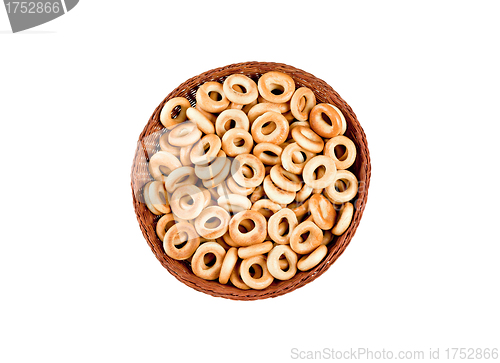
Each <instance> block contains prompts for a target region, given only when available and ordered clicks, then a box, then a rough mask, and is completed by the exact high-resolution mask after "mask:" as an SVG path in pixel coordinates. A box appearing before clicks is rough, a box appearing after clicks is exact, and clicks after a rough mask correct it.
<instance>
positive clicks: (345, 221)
mask: <svg viewBox="0 0 500 363" xmlns="http://www.w3.org/2000/svg"><path fill="white" fill-rule="evenodd" d="M353 214H354V206H353V205H352V204H351V203H345V204H344V205H343V206H342V208H341V209H340V211H339V217H338V220H337V223H336V224H335V227H333V229H332V233H333V234H334V235H336V236H341V235H342V234H343V233H344V232H345V231H347V228H349V225H350V224H351V220H352V216H353Z"/></svg>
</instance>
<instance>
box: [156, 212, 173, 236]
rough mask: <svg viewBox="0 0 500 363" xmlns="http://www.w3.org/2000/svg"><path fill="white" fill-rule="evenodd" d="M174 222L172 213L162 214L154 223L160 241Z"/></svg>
mask: <svg viewBox="0 0 500 363" xmlns="http://www.w3.org/2000/svg"><path fill="white" fill-rule="evenodd" d="M174 224H175V219H174V215H173V214H172V213H169V214H165V215H163V216H162V217H161V218H160V219H159V220H158V222H157V223H156V234H157V235H158V238H159V239H160V241H163V238H165V233H166V232H167V231H168V230H169V229H170V228H171V227H172V226H173V225H174Z"/></svg>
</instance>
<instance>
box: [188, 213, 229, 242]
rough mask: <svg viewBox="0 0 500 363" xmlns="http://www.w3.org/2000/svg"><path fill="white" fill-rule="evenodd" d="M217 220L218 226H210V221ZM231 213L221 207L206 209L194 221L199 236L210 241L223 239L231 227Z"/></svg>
mask: <svg viewBox="0 0 500 363" xmlns="http://www.w3.org/2000/svg"><path fill="white" fill-rule="evenodd" d="M212 218H215V219H217V220H218V221H219V223H218V224H217V223H216V224H212V225H208V226H207V224H208V222H209V220H210V219H212ZM229 219H230V217H229V213H228V212H226V210H225V209H222V208H221V207H219V206H212V207H208V208H206V209H204V210H203V211H202V212H201V213H200V215H199V216H198V217H196V219H195V221H194V227H195V228H196V231H197V232H198V234H199V235H200V236H202V237H205V238H209V239H216V238H219V237H222V236H223V235H224V234H225V233H226V232H227V229H228V227H229Z"/></svg>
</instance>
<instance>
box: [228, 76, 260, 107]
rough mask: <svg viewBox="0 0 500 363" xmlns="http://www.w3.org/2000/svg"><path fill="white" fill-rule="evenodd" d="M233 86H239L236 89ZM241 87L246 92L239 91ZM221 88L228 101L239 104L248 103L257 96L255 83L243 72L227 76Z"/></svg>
mask: <svg viewBox="0 0 500 363" xmlns="http://www.w3.org/2000/svg"><path fill="white" fill-rule="evenodd" d="M235 86H239V87H238V90H235ZM242 88H244V90H245V91H246V92H241V91H242V90H243V89H242ZM223 90H224V94H225V95H226V97H227V99H228V100H229V101H231V102H234V103H236V104H240V105H248V104H249V103H252V102H253V101H255V100H256V99H257V97H258V96H259V91H258V90H257V84H256V83H255V82H254V81H253V80H252V79H251V78H248V77H247V76H245V75H243V74H232V75H230V76H229V77H227V78H226V79H225V81H224V84H223Z"/></svg>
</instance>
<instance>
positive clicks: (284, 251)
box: [267, 245, 297, 280]
mask: <svg viewBox="0 0 500 363" xmlns="http://www.w3.org/2000/svg"><path fill="white" fill-rule="evenodd" d="M281 256H285V259H286V261H287V264H286V266H287V268H288V270H287V271H284V270H283V267H282V263H281V261H282V260H280V257H281ZM267 269H268V270H269V273H270V274H271V275H273V277H274V278H276V279H278V280H290V279H291V278H292V277H293V276H295V273H296V272H297V254H296V253H295V252H294V251H293V250H292V249H291V248H290V246H287V245H278V246H275V247H274V248H273V249H272V250H271V252H269V254H268V255H267Z"/></svg>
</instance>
